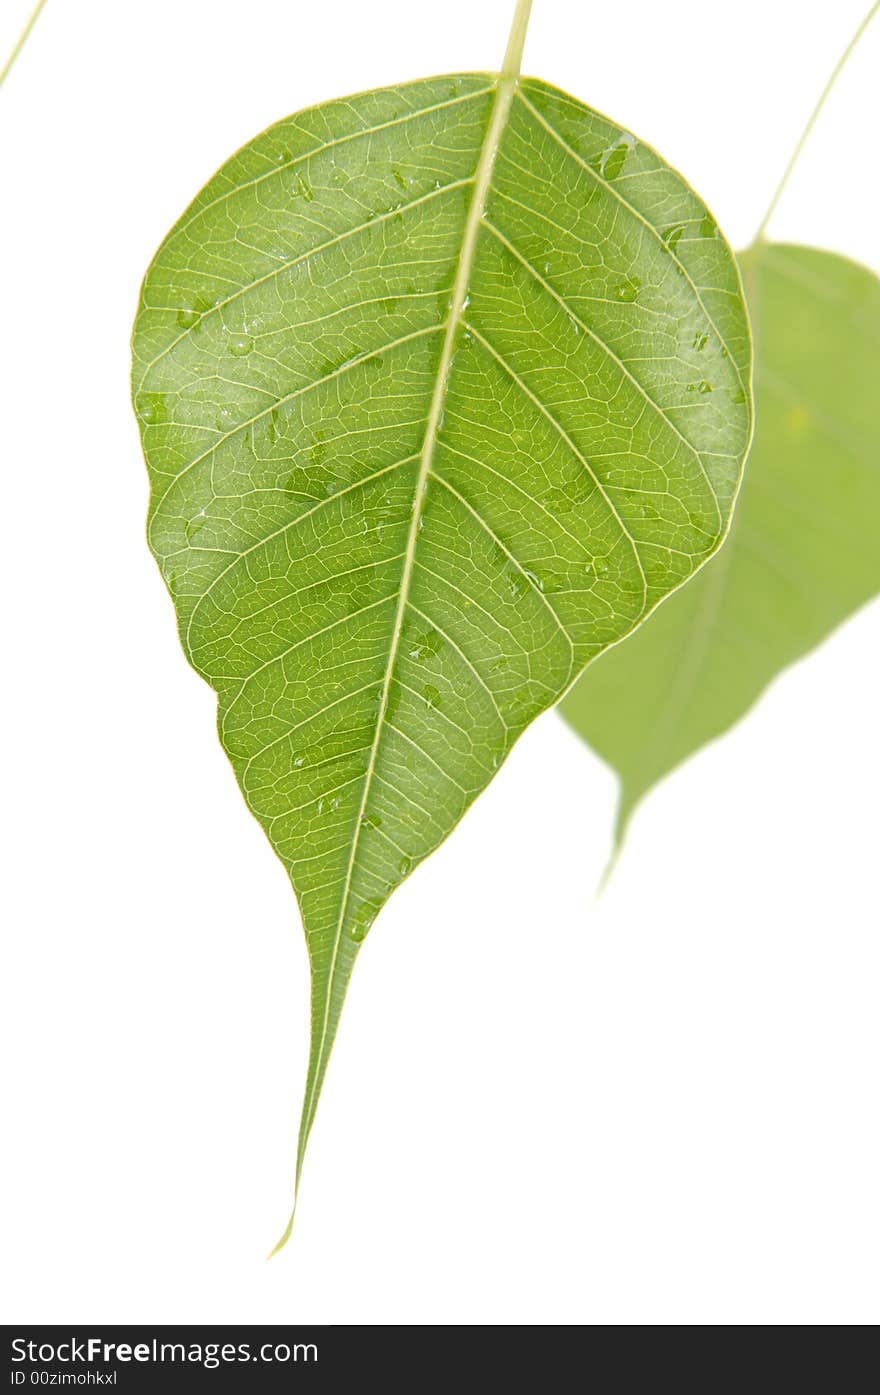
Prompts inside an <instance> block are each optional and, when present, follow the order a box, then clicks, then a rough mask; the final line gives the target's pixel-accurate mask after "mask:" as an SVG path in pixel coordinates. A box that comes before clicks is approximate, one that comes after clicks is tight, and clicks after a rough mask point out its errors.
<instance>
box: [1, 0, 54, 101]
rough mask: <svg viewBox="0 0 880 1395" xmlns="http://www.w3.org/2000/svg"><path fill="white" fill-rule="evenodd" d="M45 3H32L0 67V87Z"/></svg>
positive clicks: (39, 1) (41, 1)
mask: <svg viewBox="0 0 880 1395" xmlns="http://www.w3.org/2000/svg"><path fill="white" fill-rule="evenodd" d="M45 3H46V0H37V3H36V5H34V8H33V9H32V10H31V15H30V19H29V20H28V22H27V24H26V25H25V26H24V29H22V31H21V33H20V34H19V36H18V39H17V40H16V42H15V45H14V47H13V50H12V52H11V53H10V55H9V57H8V58H7V60H6V62H5V63H4V64H3V67H2V69H0V87H2V86H3V83H4V82H5V81H6V78H7V77H8V76H9V73H10V71H11V69H12V65H13V63H14V62H15V60H16V58H17V57H18V55H19V54H20V53H21V51H22V49H23V48H24V46H25V44H26V43H27V38H28V35H29V34H30V32H31V30H32V29H33V27H34V25H35V24H36V22H37V20H38V19H39V18H40V11H41V10H42V8H43V6H44V5H45Z"/></svg>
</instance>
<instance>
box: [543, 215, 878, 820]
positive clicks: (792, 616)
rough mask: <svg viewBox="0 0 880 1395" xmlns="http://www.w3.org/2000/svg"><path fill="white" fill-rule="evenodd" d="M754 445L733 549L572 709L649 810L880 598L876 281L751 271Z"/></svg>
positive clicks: (839, 262)
mask: <svg viewBox="0 0 880 1395" xmlns="http://www.w3.org/2000/svg"><path fill="white" fill-rule="evenodd" d="M741 261H742V266H743V273H744V278H745V285H746V293H747V297H748V300H749V305H750V309H751V312H752V324H753V327H754V334H755V394H756V427H755V439H754V443H753V445H752V449H751V453H750V455H749V465H748V469H747V471H746V475H745V482H744V484H743V488H742V493H741V496H740V499H739V502H738V504H737V506H736V517H735V518H734V522H733V526H732V528H731V532H730V537H729V538H728V540H727V542H726V543H725V545H724V547H723V548H722V550H721V552H720V553H719V555H718V556H717V557H715V558H713V559H712V561H711V562H710V563H709V564H708V566H707V567H705V568H704V570H703V571H702V572H701V573H700V575H699V576H698V577H696V578H695V579H694V581H693V582H692V583H691V584H690V585H689V586H687V587H685V589H684V590H683V591H681V592H680V593H679V594H678V595H675V596H672V597H671V598H670V600H669V601H667V602H666V604H665V605H663V606H662V607H661V608H660V609H659V610H658V612H657V614H656V615H653V616H652V617H651V619H650V620H649V621H648V622H647V624H645V625H644V626H643V627H642V628H641V629H640V630H639V633H638V634H637V635H634V636H633V638H632V639H631V640H630V641H629V642H628V643H627V644H625V645H623V646H622V647H621V648H620V649H616V650H615V651H614V652H613V653H612V654H608V655H606V656H605V657H604V658H603V659H602V661H601V663H599V664H596V665H595V667H594V668H591V669H590V671H589V673H586V674H585V675H584V677H583V678H582V679H581V680H580V682H579V683H578V684H577V685H576V686H575V688H574V689H573V690H572V692H571V693H570V694H569V696H568V697H567V698H566V700H565V701H564V702H563V704H562V706H561V708H560V711H561V712H562V715H563V716H564V717H565V718H566V720H567V721H568V722H570V723H571V725H572V726H573V727H574V729H575V731H577V732H578V733H579V734H580V735H581V736H582V737H583V738H584V739H585V740H586V741H588V742H589V744H590V745H591V746H592V747H593V748H594V749H595V750H596V751H597V752H598V753H599V755H601V756H602V757H603V758H604V759H605V760H607V761H608V762H609V763H610V764H611V765H613V766H614V767H615V769H616V770H617V771H618V772H619V775H620V780H621V796H620V805H619V811H618V820H617V842H618V844H619V842H620V840H621V838H622V837H623V834H624V831H625V829H626V825H627V822H628V820H629V818H630V816H631V814H632V812H633V810H634V808H635V807H636V805H637V803H638V802H639V800H640V799H641V798H642V796H643V795H644V794H645V793H646V792H647V791H648V790H649V789H650V788H651V786H652V785H654V784H655V783H656V782H657V780H659V779H661V778H662V776H664V775H665V774H667V773H668V772H669V771H670V770H672V769H673V768H674V767H675V766H676V765H678V764H679V763H680V762H681V761H683V760H684V759H685V758H686V757H687V756H689V755H691V754H692V752H694V751H696V750H698V749H699V748H700V747H701V746H702V745H704V744H705V743H706V742H707V741H710V740H711V739H712V738H713V737H716V736H719V735H720V734H721V733H722V732H725V731H727V730H728V728H729V727H730V726H731V725H732V724H733V723H734V722H736V721H737V720H738V718H740V717H741V716H742V715H743V713H745V712H746V711H747V710H748V709H749V707H751V705H752V703H753V702H755V700H756V699H757V697H758V696H759V694H760V693H761V692H762V691H763V689H764V688H765V687H766V686H767V684H768V683H769V682H770V681H771V680H772V679H773V678H774V677H775V676H776V675H777V674H778V673H779V672H780V671H781V670H782V669H784V668H785V667H786V666H787V665H788V664H791V663H793V662H794V660H796V659H798V658H800V657H801V656H802V655H803V654H805V653H807V652H808V650H810V649H812V648H813V647H814V646H815V645H817V644H818V643H820V641H821V640H823V639H824V638H825V637H826V635H828V634H830V632H831V631H832V630H833V629H834V628H835V626H837V625H839V624H840V622H841V621H842V620H844V619H845V618H846V617H847V616H848V615H850V614H852V612H853V611H854V610H855V609H856V608H857V607H858V606H860V605H862V604H863V603H864V602H865V601H867V600H869V599H870V598H871V597H872V596H875V595H876V594H877V592H878V591H880V548H878V546H877V523H878V519H880V421H878V416H877V407H876V396H877V385H878V383H880V281H878V279H877V277H876V276H875V275H874V274H873V272H871V271H868V270H867V269H866V268H865V267H863V266H857V265H856V264H855V263H853V262H851V261H847V260H846V259H845V258H843V257H840V256H837V255H835V254H834V253H832V252H821V251H817V250H815V249H813V248H809V247H795V246H787V245H782V244H780V245H774V244H768V243H764V242H759V243H757V244H756V245H755V246H754V247H752V248H751V249H750V250H749V251H748V252H747V253H745V254H744V255H743V257H742V258H741Z"/></svg>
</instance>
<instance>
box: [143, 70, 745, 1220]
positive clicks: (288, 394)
mask: <svg viewBox="0 0 880 1395" xmlns="http://www.w3.org/2000/svg"><path fill="white" fill-rule="evenodd" d="M749 381H750V339H749V331H748V324H747V317H746V314H745V307H744V304H743V301H742V296H741V290H740V282H739V273H738V269H737V267H736V264H735V261H734V258H733V256H732V255H731V253H730V251H729V249H728V247H727V245H726V243H725V242H724V240H723V238H722V237H721V236H720V234H719V232H718V229H717V227H716V225H715V223H714V221H713V219H712V218H711V215H710V214H709V213H708V212H707V210H706V209H705V207H704V206H703V204H702V203H700V201H699V200H698V199H697V198H696V196H695V195H694V194H693V192H692V191H691V190H690V189H689V188H688V186H687V185H686V184H685V183H684V181H683V180H682V179H681V178H680V177H679V176H678V175H677V174H675V173H674V172H673V171H672V170H671V169H669V168H668V166H666V165H665V164H664V163H663V162H662V161H661V160H660V159H659V157H658V156H657V155H656V154H655V153H654V152H653V151H652V150H651V149H650V148H649V147H648V146H646V145H643V144H642V143H641V142H639V141H637V140H636V139H635V138H634V137H633V136H631V135H630V134H629V133H628V132H626V131H624V130H621V129H620V128H619V127H618V126H616V125H615V124H613V123H612V122H610V121H608V120H607V119H606V118H605V117H603V116H600V115H598V114H597V113H596V112H594V111H591V110H590V109H589V108H587V107H585V106H583V105H582V104H581V103H580V102H577V101H575V100H574V99H572V98H571V97H568V96H566V95H565V94H564V93H562V92H558V91H556V90H554V89H553V88H551V87H548V86H546V85H545V84H544V83H541V82H536V81H531V80H530V81H524V82H521V83H520V82H519V81H518V79H517V78H516V76H515V73H514V71H513V70H512V66H511V65H509V64H508V65H506V67H505V71H504V72H503V73H502V75H501V76H500V77H494V76H491V75H486V74H465V75H461V76H455V77H443V78H433V79H430V80H426V81H422V82H417V83H413V84H410V85H407V86H402V87H396V88H389V89H386V90H383V91H376V92H368V93H366V94H363V95H361V96H357V97H352V98H348V99H346V100H344V101H336V102H329V103H327V104H326V105H323V106H319V107H316V108H313V109H312V110H309V111H305V112H301V113H300V114H298V115H296V116H294V117H291V118H290V119H288V120H286V121H282V122H281V123H280V124H278V125H276V126H274V127H272V128H271V129H270V130H269V131H267V132H265V133H264V134H263V135H261V136H258V137H257V138H256V139H255V140H254V141H252V142H251V143H250V144H249V145H247V146H246V147H245V148H244V149H243V150H241V151H240V152H239V153H238V154H237V155H236V156H234V157H233V159H232V160H230V161H229V163H228V164H226V165H225V166H224V167H223V168H222V169H221V170H220V172H219V173H218V174H217V175H216V176H215V177H214V178H213V179H212V180H211V181H210V183H209V184H208V185H207V186H206V187H205V188H204V189H203V191H202V192H201V193H200V194H199V196H198V197H197V198H196V200H195V202H194V203H193V204H192V205H191V207H190V208H189V209H188V211H187V212H186V213H185V214H184V216H183V218H182V219H181V220H180V222H179V223H178V224H177V225H176V227H175V228H174V229H173V230H172V232H171V233H170V234H169V236H168V237H167V238H166V240H165V242H164V243H163V245H162V247H161V248H160V250H159V252H158V253H157V255H156V258H155V260H154V261H153V263H152V265H151V267H150V269H149V271H148V273H147V277H146V280H145V282H144V286H143V292H142V298H141V304H140V309H139V311H138V315H137V321H136V324H135V330H134V378H133V385H134V402H135V409H136V412H137V416H138V418H139V422H140V426H141V433H142V440H143V447H144V453H145V456H146V459H147V464H148V468H149V475H150V485H151V504H150V522H149V540H150V546H151V548H152V549H153V552H154V553H155V556H156V558H157V560H158V562H159V565H160V567H161V570H162V574H163V576H164V577H165V580H166V582H167V584H168V587H169V590H170V591H171V594H172V596H173V599H174V604H175V606H176V609H177V614H178V619H179V626H180V634H181V638H182V641H183V645H184V648H185V651H186V654H187V656H188V658H189V660H190V662H191V663H192V665H193V666H194V667H195V668H196V669H197V671H198V672H199V673H200V674H202V675H203V676H204V677H205V678H206V679H207V681H208V682H209V683H210V684H211V685H212V686H213V687H214V688H215V689H216V690H217V694H218V698H219V726H220V737H221V741H222V743H223V745H224V747H225V749H226V751H227V754H228V755H229V758H230V760H231V762H232V764H233V767H234V769H235V773H236V775H237V777H238V781H239V784H240V785H241V788H242V791H243V793H244V797H245V799H246V801H247V803H248V806H249V808H250V809H251V810H252V812H253V813H254V815H255V816H256V818H257V819H259V821H260V823H261V824H262V826H263V828H264V829H265V831H266V833H267V835H268V837H269V839H270V841H271V844H272V846H273V848H274V849H275V851H276V852H277V853H278V856H279V857H280V858H281V859H282V861H283V863H284V865H285V867H286V868H287V870H288V872H289V874H290V878H291V881H292V883H293V887H294V890H295V892H296V895H297V898H298V901H299V906H300V910H301V913H302V918H303V924H304V927H305V933H306V939H307V943H308V951H309V956H310V961H311V970H312V1024H311V1025H312V1036H311V1053H310V1060H309V1067H308V1079H307V1085H306V1094H305V1101H304V1105H303V1113H302V1122H301V1129H300V1139H299V1148H298V1156H297V1167H296V1176H297V1182H298V1180H299V1173H300V1169H301V1167H302V1159H303V1152H304V1149H305V1145H306V1140H307V1138H308V1134H309V1130H310V1128H311V1125H312V1121H313V1119H314V1114H315V1107H316V1105H317V1101H318V1096H319V1093H320V1090H321V1084H322V1081H323V1078H324V1072H325V1070H326V1066H327V1059H328V1056H329V1053H330V1049H331V1046H332V1043H333V1039H334V1037H335V1034H336V1029H337V1025H338V1021H339V1016H340V1012H341V1008H342V1003H343V999H344V996H345V992H346V988H347V985H348V982H349V977H350V975H351V972H352V968H353V966H354V962H355V959H356V958H357V955H358V951H359V949H360V946H361V944H362V942H363V940H364V937H365V935H366V934H367V931H368V929H369V927H370V925H371V923H372V922H373V920H374V918H375V916H376V914H377V912H378V911H379V910H380V908H381V907H382V905H383V904H384V902H385V901H386V900H387V898H388V896H389V895H390V893H391V892H392V891H393V890H394V889H395V887H396V886H397V885H398V884H399V883H400V882H401V881H402V880H403V878H404V877H406V876H407V875H408V873H409V872H410V871H411V870H412V869H413V868H414V867H415V866H416V865H417V863H419V862H420V861H421V860H422V859H423V858H424V857H426V856H427V855H428V854H429V853H430V852H431V851H432V850H433V849H434V848H436V847H437V845H438V844H439V843H440V842H441V841H442V840H443V839H444V838H445V837H446V836H447V834H448V833H449V832H450V831H451V829H452V828H453V827H454V826H455V824H456V823H457V822H458V820H459V819H460V818H461V816H462V814H463V813H464V812H465V810H466V809H467V807H468V805H469V804H470V803H471V802H472V801H473V799H474V798H475V796H476V795H477V794H478V793H479V792H480V791H481V790H482V789H483V788H484V787H485V786H486V784H488V782H489V781H490V780H491V778H492V775H493V773H494V772H495V770H496V769H497V768H498V766H499V765H500V763H501V761H502V760H503V759H504V758H505V756H506V755H507V753H508V752H509V750H510V748H511V746H512V744H513V742H514V741H515V740H516V738H517V736H518V735H519V734H520V733H521V732H522V730H523V729H524V727H525V726H526V725H527V724H528V723H529V722H531V721H532V720H533V718H534V717H536V716H537V715H538V714H539V713H540V712H542V711H544V710H545V709H546V708H547V707H550V706H552V705H553V704H554V703H555V702H556V701H557V700H558V698H559V697H560V695H561V694H562V693H563V692H564V691H565V689H566V688H567V686H568V685H569V684H570V683H571V682H572V680H573V679H574V678H575V676H576V675H577V673H578V672H579V671H580V669H582V668H583V666H584V664H586V663H587V662H588V661H589V660H590V659H592V658H595V656H596V655H597V654H599V653H601V652H602V650H603V649H605V648H606V647H607V646H608V645H609V644H613V643H614V642H615V641H617V640H619V639H620V638H621V637H622V636H623V635H625V634H627V633H628V632H629V631H630V630H632V629H633V627H634V626H635V625H637V624H638V623H639V622H640V620H642V619H643V618H644V616H645V615H646V614H647V613H648V612H649V611H650V610H651V609H652V608H653V607H654V606H655V605H656V604H657V602H658V601H659V600H661V599H662V598H663V596H665V595H666V594H667V593H668V592H669V591H670V590H671V589H672V588H673V587H675V586H678V585H679V584H680V583H681V582H683V581H684V580H685V579H686V578H687V577H688V576H689V575H690V574H691V572H692V571H693V570H694V569H695V567H697V566H698V565H700V563H701V562H702V561H703V560H704V559H705V558H706V557H708V556H709V555H710V553H711V552H712V551H713V550H714V549H715V548H716V547H717V546H718V543H719V541H720V540H721V538H722V537H723V535H724V533H725V530H726V528H727V525H728V520H729V515H730V510H731V505H732V500H733V497H734V493H735V491H736V488H737V484H738V480H739V476H740V470H741V465H742V460H743V457H744V453H745V450H746V447H747V442H748V438H749V431H750V412H751V403H750V395H749ZM288 1232H289V1227H288ZM286 1234H287V1232H286V1233H285V1238H286Z"/></svg>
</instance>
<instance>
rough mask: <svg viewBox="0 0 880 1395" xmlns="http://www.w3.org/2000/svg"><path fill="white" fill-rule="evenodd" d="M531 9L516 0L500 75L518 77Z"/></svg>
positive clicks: (526, 1)
mask: <svg viewBox="0 0 880 1395" xmlns="http://www.w3.org/2000/svg"><path fill="white" fill-rule="evenodd" d="M878 4H880V0H878ZM531 10H532V0H516V10H515V12H514V16H513V23H512V24H511V26H510V37H509V38H508V40H507V48H506V49H505V52H504V62H503V63H502V64H501V76H502V77H505V78H518V77H519V70H520V64H521V63H522V55H523V46H524V44H525V41H526V30H527V29H528V27H529V15H530V14H531Z"/></svg>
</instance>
